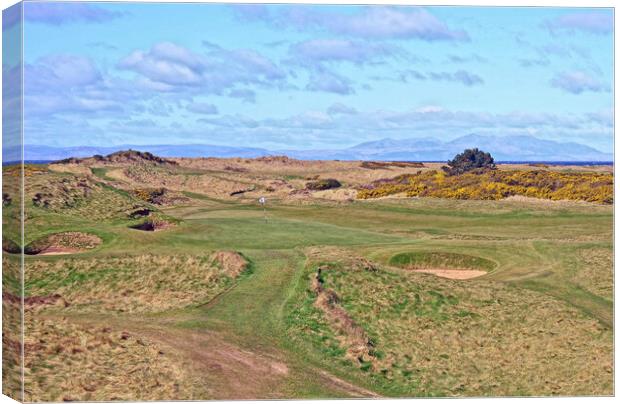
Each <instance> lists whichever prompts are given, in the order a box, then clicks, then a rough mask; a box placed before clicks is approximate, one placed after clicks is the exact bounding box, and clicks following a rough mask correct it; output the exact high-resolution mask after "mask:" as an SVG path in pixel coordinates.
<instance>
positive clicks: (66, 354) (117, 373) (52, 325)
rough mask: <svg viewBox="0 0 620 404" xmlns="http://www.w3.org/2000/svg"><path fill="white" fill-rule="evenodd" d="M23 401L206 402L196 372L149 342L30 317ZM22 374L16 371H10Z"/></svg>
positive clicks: (103, 329) (99, 328)
mask: <svg viewBox="0 0 620 404" xmlns="http://www.w3.org/2000/svg"><path fill="white" fill-rule="evenodd" d="M24 343H25V346H26V350H25V363H24V364H25V368H26V372H25V384H24V387H25V392H26V395H25V401H30V402H41V401H47V402H50V401H51V402H54V401H55V402H60V401H121V400H122V401H145V400H169V399H171V398H175V399H177V400H196V399H205V398H208V397H209V396H210V395H209V392H208V390H207V388H206V386H204V385H202V384H201V383H199V382H198V380H197V379H198V377H197V376H196V374H195V372H193V370H192V368H191V367H189V366H188V364H187V363H184V362H182V361H180V360H179V358H177V357H175V356H171V355H170V353H169V352H167V350H166V349H162V348H161V347H159V346H157V345H155V344H153V343H152V342H150V341H149V340H147V339H145V338H143V337H140V336H137V335H133V334H131V333H127V332H124V331H119V330H112V329H111V328H110V327H105V326H97V327H96V326H81V325H76V324H74V323H71V322H69V321H67V320H66V319H60V318H55V319H52V320H48V319H39V318H36V317H34V316H32V315H31V313H27V315H26V337H25V340H24ZM12 371H14V372H15V371H18V369H12Z"/></svg>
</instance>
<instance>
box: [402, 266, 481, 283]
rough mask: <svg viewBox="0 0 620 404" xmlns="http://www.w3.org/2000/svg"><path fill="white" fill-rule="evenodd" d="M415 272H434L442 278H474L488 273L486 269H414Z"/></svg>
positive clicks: (433, 273)
mask: <svg viewBox="0 0 620 404" xmlns="http://www.w3.org/2000/svg"><path fill="white" fill-rule="evenodd" d="M413 272H421V273H425V274H432V275H435V276H439V277H441V278H448V279H459V280H463V279H472V278H477V277H479V276H482V275H486V274H487V272H486V271H479V270H474V269H430V268H429V269H414V270H413Z"/></svg>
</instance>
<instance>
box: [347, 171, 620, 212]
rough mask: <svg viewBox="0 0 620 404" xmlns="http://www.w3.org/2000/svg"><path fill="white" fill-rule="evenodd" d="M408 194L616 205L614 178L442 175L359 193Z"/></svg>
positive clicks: (410, 177) (402, 179)
mask: <svg viewBox="0 0 620 404" xmlns="http://www.w3.org/2000/svg"><path fill="white" fill-rule="evenodd" d="M399 193H405V194H406V195H407V196H409V197H414V196H420V197H435V198H447V199H488V200H498V199H503V198H507V197H509V196H513V195H522V196H527V197H532V198H542V199H552V200H579V201H588V202H597V203H607V204H610V203H613V174H611V173H592V172H576V173H575V172H571V173H564V172H557V171H537V170H536V171H518V170H515V171H500V170H487V171H478V172H471V173H465V174H461V175H454V176H446V175H445V174H444V173H443V172H441V171H436V170H433V171H426V172H418V173H417V174H406V175H400V176H398V177H395V178H393V179H391V180H388V181H386V180H379V181H376V182H374V183H371V184H370V185H369V186H368V187H366V188H363V189H360V190H358V193H357V197H358V198H359V199H370V198H380V197H383V196H388V195H393V194H399Z"/></svg>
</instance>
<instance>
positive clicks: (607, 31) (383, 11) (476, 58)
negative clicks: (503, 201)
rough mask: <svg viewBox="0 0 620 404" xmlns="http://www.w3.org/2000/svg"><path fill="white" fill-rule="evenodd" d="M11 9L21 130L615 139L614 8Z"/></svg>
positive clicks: (172, 139) (111, 141)
mask: <svg viewBox="0 0 620 404" xmlns="http://www.w3.org/2000/svg"><path fill="white" fill-rule="evenodd" d="M24 17H25V23H24V38H25V45H24V59H25V60H24V62H25V79H24V83H25V100H24V105H25V116H26V119H25V124H24V125H25V126H24V128H25V142H26V143H27V144H45V145H50V146H78V145H93V146H95V145H96V146H108V145H120V144H191V143H203V144H218V145H233V146H256V147H266V148H272V149H276V148H298V149H306V148H338V147H347V146H352V145H354V144H357V143H361V142H364V141H369V140H376V139H382V138H388V137H389V138H394V139H405V138H424V137H436V138H439V139H442V140H450V139H453V138H456V137H460V136H463V135H466V134H469V133H478V134H489V135H522V134H531V135H534V136H537V137H540V138H544V139H551V140H561V141H575V142H579V143H583V144H587V145H590V146H592V147H595V148H597V149H599V150H601V151H606V152H611V150H612V142H613V110H612V108H613V87H612V80H613V12H612V10H611V9H584V8H571V9H568V8H483V7H470V8H468V7H425V8H417V7H385V6H371V7H369V6H359V7H353V6H299V5H298V6H284V5H272V6H262V5H255V6H248V5H246V6H234V5H208V4H156V3H151V4H144V3H141V4H140V3H133V4H131V3H90V4H89V3H77V4H76V3H73V4H70V3H45V4H43V3H34V2H33V3H25V5H24ZM3 29H5V30H7V29H15V27H11V26H10V25H7V24H5V26H4V28H3ZM3 68H4V69H5V70H6V69H10V66H7V65H5V66H3Z"/></svg>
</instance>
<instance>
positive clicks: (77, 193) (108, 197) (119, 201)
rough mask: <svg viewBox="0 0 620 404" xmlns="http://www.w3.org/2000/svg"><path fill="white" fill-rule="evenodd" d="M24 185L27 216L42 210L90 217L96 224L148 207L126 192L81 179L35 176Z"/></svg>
mask: <svg viewBox="0 0 620 404" xmlns="http://www.w3.org/2000/svg"><path fill="white" fill-rule="evenodd" d="M25 184H26V185H25V203H26V208H27V211H28V216H36V215H37V214H38V213H39V210H40V211H42V212H49V213H60V214H64V215H71V216H81V217H87V218H88V219H89V220H93V221H94V220H109V219H113V218H120V217H125V216H127V214H128V212H129V211H131V210H132V209H133V210H135V209H137V208H140V207H146V206H147V204H146V203H145V202H143V201H142V200H140V199H138V198H134V197H132V196H131V195H129V194H128V193H127V192H125V191H123V190H120V189H117V188H114V187H112V186H110V185H106V184H104V183H101V182H98V181H96V180H95V179H94V178H92V177H86V176H81V175H73V174H65V173H53V172H49V173H46V174H45V175H42V174H36V175H33V176H31V177H29V178H28V179H27V180H26V183H25Z"/></svg>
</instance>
